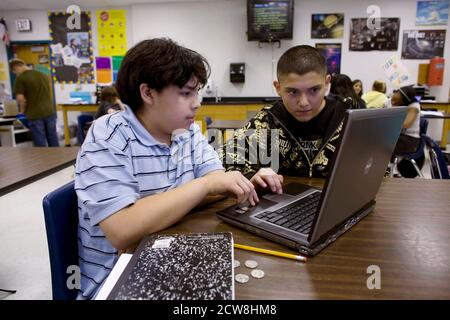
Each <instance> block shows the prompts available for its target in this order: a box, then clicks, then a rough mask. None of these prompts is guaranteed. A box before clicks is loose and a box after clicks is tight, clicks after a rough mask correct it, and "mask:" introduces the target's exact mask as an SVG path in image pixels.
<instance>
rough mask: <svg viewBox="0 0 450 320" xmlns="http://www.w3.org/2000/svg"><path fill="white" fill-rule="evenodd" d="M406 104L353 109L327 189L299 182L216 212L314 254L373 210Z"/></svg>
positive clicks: (347, 119)
mask: <svg viewBox="0 0 450 320" xmlns="http://www.w3.org/2000/svg"><path fill="white" fill-rule="evenodd" d="M406 111H407V107H395V108H388V109H358V110H348V111H347V113H346V116H345V119H344V124H343V125H344V127H343V132H342V133H341V143H340V144H339V147H338V150H337V151H336V152H335V154H334V157H333V160H332V161H333V165H332V169H331V172H330V174H329V176H328V178H327V181H326V183H325V186H324V188H323V190H319V189H316V188H313V187H311V186H308V185H303V184H300V183H293V184H289V185H287V186H285V187H284V188H283V191H284V193H283V194H282V195H275V194H270V195H265V196H263V197H260V202H259V203H258V204H257V205H256V206H254V207H250V206H249V205H245V204H240V205H234V206H231V207H228V208H226V209H224V210H222V211H219V212H218V213H217V215H218V217H219V218H220V219H222V220H224V221H225V222H228V223H230V224H232V225H235V226H237V227H240V228H242V229H245V230H247V231H249V232H252V233H255V234H257V235H260V236H262V237H264V238H268V239H270V240H273V241H275V242H278V243H281V244H283V245H286V246H288V247H291V248H293V249H295V250H298V251H299V252H300V253H303V254H306V255H311V256H312V255H315V254H317V253H318V252H320V251H321V250H322V249H323V248H325V247H326V246H328V245H329V244H330V243H332V242H333V241H335V240H336V239H337V238H338V237H339V236H340V235H341V234H343V233H344V232H346V231H347V230H349V229H350V228H351V227H353V226H354V225H355V224H356V223H357V222H358V221H360V220H361V219H362V218H364V217H365V216H366V215H367V214H369V213H370V212H371V211H372V210H373V208H374V206H375V196H376V194H377V192H378V189H379V187H380V185H381V182H382V180H383V177H384V173H385V171H386V168H387V165H388V163H389V160H390V157H391V155H392V152H393V151H394V147H395V145H396V143H397V140H398V138H399V135H400V130H401V128H402V125H403V121H404V119H405V117H406Z"/></svg>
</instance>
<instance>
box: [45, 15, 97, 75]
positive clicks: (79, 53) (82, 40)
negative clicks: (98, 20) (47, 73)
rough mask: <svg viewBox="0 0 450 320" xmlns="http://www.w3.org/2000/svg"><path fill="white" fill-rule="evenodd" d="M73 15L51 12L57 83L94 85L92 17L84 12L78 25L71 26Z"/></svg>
mask: <svg viewBox="0 0 450 320" xmlns="http://www.w3.org/2000/svg"><path fill="white" fill-rule="evenodd" d="M71 16H72V14H70V13H66V12H49V13H48V22H49V28H50V40H51V41H52V44H51V45H50V48H51V58H50V61H51V72H52V77H53V81H54V82H56V83H93V82H94V68H93V63H94V61H93V60H94V57H93V55H92V53H93V48H92V31H91V16H90V13H89V12H81V14H80V16H79V19H80V20H79V22H80V23H79V25H74V26H72V25H70V23H68V20H69V18H71Z"/></svg>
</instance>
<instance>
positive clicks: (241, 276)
mask: <svg viewBox="0 0 450 320" xmlns="http://www.w3.org/2000/svg"><path fill="white" fill-rule="evenodd" d="M234 279H235V280H236V281H237V282H239V283H246V282H248V280H249V279H250V278H249V276H248V275H246V274H242V273H238V274H237V275H236V276H235V277H234Z"/></svg>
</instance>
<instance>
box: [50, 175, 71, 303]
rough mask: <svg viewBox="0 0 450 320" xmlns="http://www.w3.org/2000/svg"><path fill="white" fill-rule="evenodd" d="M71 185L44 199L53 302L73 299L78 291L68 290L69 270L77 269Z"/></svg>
mask: <svg viewBox="0 0 450 320" xmlns="http://www.w3.org/2000/svg"><path fill="white" fill-rule="evenodd" d="M74 186H75V182H74V181H71V182H69V183H67V184H65V185H63V186H62V187H59V188H58V189H56V190H54V191H52V192H50V193H49V194H47V195H46V196H45V197H44V200H43V203H42V205H43V208H44V217H45V228H46V230H47V243H48V251H49V256H50V268H51V275H52V290H53V299H54V300H70V299H75V298H76V296H77V294H78V290H76V289H69V287H68V285H67V279H68V277H69V276H70V275H71V273H67V271H68V270H67V268H68V267H69V266H78V236H77V229H78V204H77V194H76V192H75V189H74Z"/></svg>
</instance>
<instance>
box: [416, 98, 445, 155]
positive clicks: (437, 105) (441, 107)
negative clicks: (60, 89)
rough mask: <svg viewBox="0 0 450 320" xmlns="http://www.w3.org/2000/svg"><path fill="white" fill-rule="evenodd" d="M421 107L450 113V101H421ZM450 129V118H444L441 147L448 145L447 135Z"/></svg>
mask: <svg viewBox="0 0 450 320" xmlns="http://www.w3.org/2000/svg"><path fill="white" fill-rule="evenodd" d="M420 108H421V109H422V110H430V109H437V110H440V111H443V112H444V113H446V114H450V102H421V103H420ZM449 130H450V119H449V118H444V126H443V127H442V137H441V144H440V147H441V149H445V148H446V147H447V136H448V131H449Z"/></svg>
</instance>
